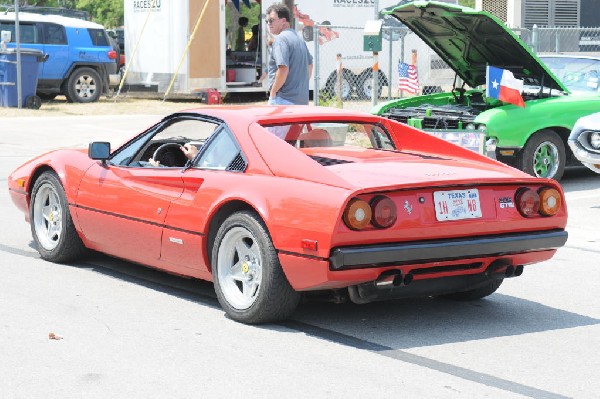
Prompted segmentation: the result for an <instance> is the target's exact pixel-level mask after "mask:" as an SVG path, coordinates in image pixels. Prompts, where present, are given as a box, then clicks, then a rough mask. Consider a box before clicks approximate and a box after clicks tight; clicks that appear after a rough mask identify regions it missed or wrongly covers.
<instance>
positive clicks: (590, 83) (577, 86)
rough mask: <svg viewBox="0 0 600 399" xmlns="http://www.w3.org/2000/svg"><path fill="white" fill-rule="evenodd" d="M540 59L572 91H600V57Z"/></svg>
mask: <svg viewBox="0 0 600 399" xmlns="http://www.w3.org/2000/svg"><path fill="white" fill-rule="evenodd" d="M540 59H541V60H542V61H543V62H544V63H545V64H546V65H547V66H548V68H550V70H551V71H552V73H554V75H556V77H557V78H558V79H560V81H561V82H563V84H564V85H565V86H567V88H568V89H569V91H571V92H572V93H594V92H598V91H599V89H600V75H599V72H600V59H594V58H577V57H546V56H541V57H540Z"/></svg>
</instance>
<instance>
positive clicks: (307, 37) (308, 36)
mask: <svg viewBox="0 0 600 399" xmlns="http://www.w3.org/2000/svg"><path fill="white" fill-rule="evenodd" d="M314 34H315V33H314V28H313V27H312V26H305V27H304V28H302V38H303V39H304V41H305V42H312V41H313V40H314V38H315V36H314Z"/></svg>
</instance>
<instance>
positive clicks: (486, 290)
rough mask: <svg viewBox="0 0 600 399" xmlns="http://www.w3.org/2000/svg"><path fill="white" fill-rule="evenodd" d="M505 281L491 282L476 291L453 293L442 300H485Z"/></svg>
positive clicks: (444, 296)
mask: <svg viewBox="0 0 600 399" xmlns="http://www.w3.org/2000/svg"><path fill="white" fill-rule="evenodd" d="M502 281H504V280H503V279H494V280H490V281H489V282H488V283H487V284H486V285H484V286H483V287H480V288H476V289H474V290H469V291H462V292H453V293H451V294H445V295H440V298H444V299H451V300H453V301H475V300H477V299H481V298H485V297H486V296H489V295H492V294H493V293H494V292H496V290H497V289H498V288H500V285H502Z"/></svg>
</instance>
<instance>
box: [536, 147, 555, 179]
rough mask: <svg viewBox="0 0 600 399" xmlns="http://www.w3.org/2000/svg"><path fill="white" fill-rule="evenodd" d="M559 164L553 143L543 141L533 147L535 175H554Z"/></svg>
mask: <svg viewBox="0 0 600 399" xmlns="http://www.w3.org/2000/svg"><path fill="white" fill-rule="evenodd" d="M559 165H560V156H559V152H558V148H557V147H556V145H554V143H552V142H549V141H545V142H543V143H541V144H540V145H539V146H538V147H537V148H536V149H535V152H534V156H533V170H534V172H535V175H536V176H537V177H554V176H555V175H556V172H557V171H558V167H559Z"/></svg>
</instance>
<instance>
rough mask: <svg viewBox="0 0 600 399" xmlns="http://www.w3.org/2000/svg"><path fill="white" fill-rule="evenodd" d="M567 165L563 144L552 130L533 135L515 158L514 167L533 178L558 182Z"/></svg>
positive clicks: (544, 130)
mask: <svg viewBox="0 0 600 399" xmlns="http://www.w3.org/2000/svg"><path fill="white" fill-rule="evenodd" d="M566 163H567V156H566V152H565V143H564V141H563V140H562V138H561V137H560V136H559V135H558V134H557V133H556V132H555V131H553V130H550V129H543V130H540V131H539V132H536V133H535V134H533V135H532V136H531V137H529V139H528V140H527V142H526V143H525V146H524V147H523V150H521V151H520V152H519V154H518V157H517V163H516V166H517V167H518V168H519V169H521V170H522V171H523V172H525V173H528V174H530V175H532V176H535V177H546V178H549V179H554V180H557V181H558V180H560V178H561V177H562V175H563V173H564V171H565V165H566Z"/></svg>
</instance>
